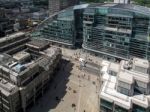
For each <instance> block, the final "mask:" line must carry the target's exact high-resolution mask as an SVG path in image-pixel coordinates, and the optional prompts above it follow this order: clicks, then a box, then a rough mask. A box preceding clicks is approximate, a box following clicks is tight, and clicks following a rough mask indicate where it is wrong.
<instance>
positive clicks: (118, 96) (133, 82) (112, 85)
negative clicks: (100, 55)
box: [100, 58, 150, 112]
mask: <svg viewBox="0 0 150 112" xmlns="http://www.w3.org/2000/svg"><path fill="white" fill-rule="evenodd" d="M101 71H102V82H103V85H102V89H101V91H100V109H101V112H150V72H149V71H150V63H149V61H148V60H144V59H140V58H133V59H132V60H130V61H124V60H123V61H121V62H120V64H116V63H111V62H108V61H103V62H102V70H101Z"/></svg>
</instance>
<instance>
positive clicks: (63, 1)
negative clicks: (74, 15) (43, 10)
mask: <svg viewBox="0 0 150 112" xmlns="http://www.w3.org/2000/svg"><path fill="white" fill-rule="evenodd" d="M76 4H78V0H49V15H52V14H54V13H56V12H59V11H60V10H63V9H65V8H67V7H69V6H73V5H76Z"/></svg>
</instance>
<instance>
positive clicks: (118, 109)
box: [114, 105, 128, 112]
mask: <svg viewBox="0 0 150 112" xmlns="http://www.w3.org/2000/svg"><path fill="white" fill-rule="evenodd" d="M114 112H128V110H127V109H124V108H122V107H120V106H118V105H115V111H114Z"/></svg>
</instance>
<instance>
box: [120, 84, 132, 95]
mask: <svg viewBox="0 0 150 112" xmlns="http://www.w3.org/2000/svg"><path fill="white" fill-rule="evenodd" d="M117 90H118V91H119V92H120V93H122V94H125V95H129V91H130V90H128V89H126V88H123V87H120V86H118V88H117Z"/></svg>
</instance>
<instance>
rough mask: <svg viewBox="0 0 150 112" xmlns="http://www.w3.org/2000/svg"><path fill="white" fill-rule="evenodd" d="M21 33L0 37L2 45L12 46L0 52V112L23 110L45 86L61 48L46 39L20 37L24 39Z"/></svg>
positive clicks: (32, 102)
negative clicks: (30, 39) (5, 51)
mask: <svg viewBox="0 0 150 112" xmlns="http://www.w3.org/2000/svg"><path fill="white" fill-rule="evenodd" d="M23 35H24V34H23V33H21V32H20V33H19V34H15V35H13V36H10V37H9V38H7V39H6V38H4V39H3V40H1V44H2V45H3V44H4V43H5V46H7V45H8V46H10V45H15V46H11V52H10V53H9V54H8V53H1V55H0V112H26V110H27V109H28V108H29V107H31V106H32V105H33V104H35V102H36V101H37V100H38V98H39V97H41V96H42V95H43V93H44V92H45V91H46V90H47V89H48V85H49V81H50V80H51V79H52V78H53V76H54V72H55V69H56V68H57V66H58V64H59V61H60V59H61V50H60V49H58V48H55V47H50V46H49V42H47V41H42V40H32V41H22V40H28V39H27V38H25V37H24V36H23ZM19 38H20V39H19ZM22 38H24V39H22ZM21 39H22V40H21ZM6 40H8V41H10V42H8V41H6ZM14 40H15V41H14ZM21 41H22V42H21ZM7 42H8V43H7ZM11 42H12V43H11ZM17 42H21V43H22V46H23V47H20V44H16V43H17ZM9 44H10V45H9ZM15 47H19V49H16V48H15Z"/></svg>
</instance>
